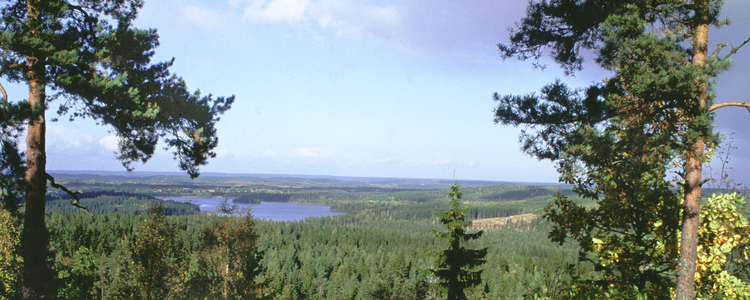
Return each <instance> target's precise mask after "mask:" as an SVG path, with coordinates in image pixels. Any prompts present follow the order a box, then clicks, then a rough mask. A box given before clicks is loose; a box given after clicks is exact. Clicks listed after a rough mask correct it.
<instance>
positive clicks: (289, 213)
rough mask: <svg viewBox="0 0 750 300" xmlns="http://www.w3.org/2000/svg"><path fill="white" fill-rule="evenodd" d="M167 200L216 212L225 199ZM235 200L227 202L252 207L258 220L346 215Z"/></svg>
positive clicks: (312, 207)
mask: <svg viewBox="0 0 750 300" xmlns="http://www.w3.org/2000/svg"><path fill="white" fill-rule="evenodd" d="M159 198H162V199H165V200H174V201H179V202H188V203H192V204H195V205H198V206H200V209H201V211H212V212H216V209H217V208H218V207H219V204H220V203H221V201H222V200H224V198H198V197H159ZM232 199H233V198H227V202H228V203H229V204H230V205H232V204H234V205H237V206H238V207H239V208H240V209H242V208H245V207H248V206H249V207H250V208H251V209H252V214H253V216H254V217H255V218H257V219H266V220H272V221H299V220H303V219H305V218H307V217H327V216H335V215H340V214H345V213H344V212H337V211H331V207H330V206H327V205H309V204H297V203H289V202H261V203H260V204H239V203H232Z"/></svg>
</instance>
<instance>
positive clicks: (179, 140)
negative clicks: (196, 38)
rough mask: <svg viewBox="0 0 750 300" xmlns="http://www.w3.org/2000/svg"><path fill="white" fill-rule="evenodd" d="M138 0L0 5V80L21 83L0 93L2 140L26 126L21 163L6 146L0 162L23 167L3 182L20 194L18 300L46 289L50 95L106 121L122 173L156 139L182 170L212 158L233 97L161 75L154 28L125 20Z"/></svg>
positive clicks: (164, 67)
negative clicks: (20, 90) (21, 91)
mask: <svg viewBox="0 0 750 300" xmlns="http://www.w3.org/2000/svg"><path fill="white" fill-rule="evenodd" d="M142 5H143V2H142V1H140V0H80V1H67V0H44V1H41V0H27V1H23V0H17V1H2V2H0V11H2V12H1V13H0V14H1V15H0V18H1V19H0V77H2V78H3V79H5V80H7V81H9V82H14V83H23V84H26V85H27V86H28V88H29V94H28V98H27V99H22V96H18V95H13V97H15V98H12V99H11V98H9V96H8V95H5V91H4V90H3V94H4V95H3V98H4V99H3V101H4V102H3V105H2V108H1V109H0V112H1V113H0V117H2V119H0V123H2V124H0V125H2V126H3V128H2V134H3V136H2V139H3V141H7V140H13V139H14V138H16V137H18V132H19V131H20V130H21V129H24V128H25V130H26V132H27V138H26V159H25V162H24V161H19V159H17V158H16V157H15V156H17V153H18V150H17V149H16V147H14V144H12V143H4V144H3V149H2V150H3V155H4V157H3V161H4V162H11V163H13V164H14V165H13V166H12V167H5V168H4V169H3V172H4V173H3V174H7V175H8V176H9V177H11V178H15V176H16V174H18V170H19V168H23V169H24V170H25V178H24V179H23V181H22V182H19V183H18V184H15V183H13V184H6V185H4V186H3V187H4V188H7V187H11V188H20V189H21V190H20V191H19V190H15V191H13V192H14V193H21V194H24V193H25V211H24V216H23V217H24V226H23V232H22V234H21V244H22V246H21V247H22V254H23V257H24V272H23V278H24V283H23V285H24V290H23V293H24V298H27V299H37V298H42V297H45V296H46V297H48V298H49V297H51V295H53V294H54V285H53V282H54V281H53V280H52V279H53V277H54V274H52V273H51V271H50V269H49V268H48V266H47V255H48V253H47V252H46V251H47V246H48V237H47V233H46V228H45V223H44V216H45V212H44V210H45V204H44V196H45V193H46V190H47V183H48V181H51V180H53V179H52V177H51V176H49V175H48V174H47V172H46V167H45V165H46V148H45V134H46V133H45V128H46V124H47V123H46V122H47V120H46V119H45V112H46V110H47V108H48V107H50V105H51V104H52V102H53V101H55V100H57V101H59V108H58V113H59V114H60V115H66V116H69V117H70V119H75V118H91V119H94V120H96V121H97V122H99V123H101V124H107V125H111V126H112V128H113V131H114V132H115V133H116V134H117V136H118V137H119V142H120V143H119V144H120V149H119V156H118V159H119V160H121V161H122V163H123V165H124V166H125V167H126V168H127V169H129V170H130V169H131V164H132V163H133V162H137V161H142V162H146V161H147V160H149V158H150V157H151V156H152V155H153V153H154V150H155V147H156V143H157V142H158V141H159V140H163V141H164V142H165V143H166V144H167V145H168V146H169V147H170V148H172V149H174V154H175V157H176V159H178V161H179V166H180V168H181V169H182V170H185V171H187V172H188V174H189V175H190V176H191V177H196V176H198V168H199V167H200V166H201V165H204V164H206V163H207V159H208V158H211V157H214V156H215V154H214V152H213V149H214V148H215V147H216V145H217V137H216V130H215V124H216V122H217V121H218V120H219V115H220V114H222V113H224V112H225V111H226V110H228V109H229V108H230V107H231V104H232V102H233V101H234V97H229V98H224V97H219V98H216V99H214V98H213V97H212V96H211V95H208V96H203V95H201V94H200V93H199V92H194V93H191V92H189V91H188V90H187V87H186V84H185V82H184V81H183V80H182V79H181V78H179V77H176V76H174V75H171V74H170V72H169V67H170V66H171V65H172V62H171V61H169V62H160V63H151V57H152V56H153V54H154V49H155V48H156V47H157V46H158V44H159V42H158V35H157V33H156V30H155V29H148V30H141V29H136V28H133V26H132V22H133V20H134V19H135V18H136V16H137V14H138V10H139V9H140V8H141V7H142ZM4 202H7V201H4ZM4 206H6V205H5V204H4Z"/></svg>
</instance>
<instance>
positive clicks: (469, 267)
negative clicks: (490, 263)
mask: <svg viewBox="0 0 750 300" xmlns="http://www.w3.org/2000/svg"><path fill="white" fill-rule="evenodd" d="M462 195H463V193H462V192H461V190H460V186H459V185H458V184H457V183H454V184H453V185H451V187H450V191H448V197H449V198H450V204H451V208H450V209H448V210H447V211H444V212H437V213H435V216H437V217H438V219H439V220H440V223H442V224H443V226H444V227H445V229H446V230H447V231H438V230H435V229H433V230H432V232H433V233H434V234H435V235H436V236H437V237H439V238H441V239H443V240H445V241H447V242H448V247H446V248H445V249H443V250H441V251H440V252H439V253H438V257H437V267H436V268H435V269H434V270H433V271H432V272H433V274H435V276H437V277H438V279H439V280H440V285H442V286H443V287H444V288H446V290H447V293H448V298H447V299H448V300H456V299H466V295H465V294H464V290H465V289H467V288H470V287H473V286H475V285H477V284H480V283H481V282H482V278H481V274H482V270H481V269H480V270H477V269H476V268H477V267H479V266H481V265H482V264H484V262H485V259H484V257H485V256H486V255H487V248H483V249H467V248H465V246H464V243H466V242H468V241H471V240H476V239H478V238H479V237H481V236H482V234H483V233H484V231H482V230H480V231H478V232H474V233H468V232H467V229H468V227H469V226H471V221H468V220H466V213H467V211H468V209H465V208H461V207H460V206H461V196H462Z"/></svg>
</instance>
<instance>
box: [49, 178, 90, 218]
mask: <svg viewBox="0 0 750 300" xmlns="http://www.w3.org/2000/svg"><path fill="white" fill-rule="evenodd" d="M46 175H47V180H49V184H50V185H51V186H52V187H54V188H56V189H61V190H63V191H64V192H66V193H68V195H70V196H71V197H73V200H71V201H70V204H71V205H73V206H75V207H78V208H80V209H83V210H84V211H86V212H87V213H91V212H89V209H88V208H86V207H83V206H81V205H79V204H78V203H79V201H81V200H80V199H78V194H80V193H81V192H73V191H71V190H69V189H68V188H66V187H65V186H64V185H62V184H59V183H57V182H55V178H54V177H52V175H50V174H49V173H46Z"/></svg>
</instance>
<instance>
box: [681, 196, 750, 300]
mask: <svg viewBox="0 0 750 300" xmlns="http://www.w3.org/2000/svg"><path fill="white" fill-rule="evenodd" d="M746 205H747V203H746V202H745V199H743V198H742V197H739V196H737V194H736V193H735V194H721V195H714V196H713V197H711V198H709V199H708V202H706V204H705V205H703V209H701V228H700V230H699V231H698V236H699V239H700V240H699V242H700V244H699V246H698V250H699V251H698V271H697V275H696V280H695V281H696V287H697V294H698V297H700V298H701V299H750V283H748V282H747V274H748V273H749V271H750V263H749V262H750V260H749V259H748V255H750V251H748V249H747V244H748V243H749V242H750V221H748V219H747V216H746V215H745V214H744V213H743V212H742V211H741V210H740V209H741V208H745V207H746ZM742 274H745V275H744V277H745V278H744V280H743V279H742V277H743V276H742Z"/></svg>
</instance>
